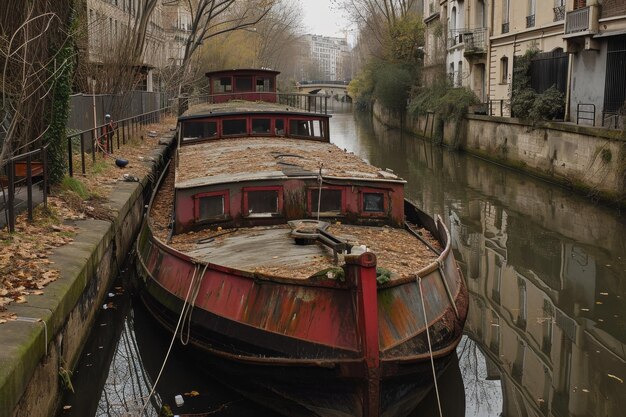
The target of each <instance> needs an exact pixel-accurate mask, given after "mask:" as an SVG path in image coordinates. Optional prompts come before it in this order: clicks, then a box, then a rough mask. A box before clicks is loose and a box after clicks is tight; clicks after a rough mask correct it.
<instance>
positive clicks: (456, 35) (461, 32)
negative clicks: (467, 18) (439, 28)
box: [448, 28, 468, 49]
mask: <svg viewBox="0 0 626 417" xmlns="http://www.w3.org/2000/svg"><path fill="white" fill-rule="evenodd" d="M467 31H468V29H465V28H462V29H450V31H449V32H448V49H450V48H453V47H455V46H457V45H460V44H462V43H463V38H464V36H465V33H466V32H467Z"/></svg>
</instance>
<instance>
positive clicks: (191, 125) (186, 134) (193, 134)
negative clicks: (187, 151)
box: [183, 121, 217, 142]
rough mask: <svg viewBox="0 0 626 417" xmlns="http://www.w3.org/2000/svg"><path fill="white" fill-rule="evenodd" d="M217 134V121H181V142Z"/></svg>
mask: <svg viewBox="0 0 626 417" xmlns="http://www.w3.org/2000/svg"><path fill="white" fill-rule="evenodd" d="M213 136H217V122H207V121H198V122H191V121H187V122H184V123H183V142H185V141H189V140H194V139H204V138H210V137H213Z"/></svg>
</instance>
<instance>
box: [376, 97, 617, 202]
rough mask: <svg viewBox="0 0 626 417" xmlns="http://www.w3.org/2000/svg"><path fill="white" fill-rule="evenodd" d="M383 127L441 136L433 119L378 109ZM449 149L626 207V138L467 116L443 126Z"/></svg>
mask: <svg viewBox="0 0 626 417" xmlns="http://www.w3.org/2000/svg"><path fill="white" fill-rule="evenodd" d="M374 116H375V117H376V118H377V119H378V120H379V121H380V122H382V123H383V124H385V125H388V126H392V127H396V128H399V127H401V126H403V128H404V129H406V130H408V131H410V132H412V133H414V134H416V135H419V136H425V137H427V138H430V139H433V137H437V135H438V133H437V123H436V122H434V120H433V119H434V117H433V116H430V117H429V118H428V120H427V118H426V117H424V116H420V117H414V116H404V117H402V118H401V117H400V116H399V115H397V114H394V113H392V112H389V111H388V110H386V109H384V108H382V107H381V106H380V105H378V104H377V105H375V106H374ZM439 130H440V133H439V140H441V141H442V142H443V143H444V144H445V145H447V146H449V147H452V148H455V149H462V150H464V151H466V152H468V153H472V154H474V155H477V156H480V157H482V158H485V159H488V160H490V161H492V162H497V163H499V164H502V165H506V166H509V167H511V168H515V169H519V170H522V171H525V172H528V173H530V174H532V175H535V176H539V177H541V178H543V179H546V180H548V181H552V182H556V183H559V184H562V185H566V186H568V187H571V188H573V189H575V190H577V191H579V192H582V193H583V194H586V195H589V196H592V197H595V198H599V199H602V200H606V201H618V202H620V203H621V204H624V199H625V198H626V134H625V133H624V132H621V131H615V130H608V129H602V128H593V127H587V126H578V125H573V124H568V123H550V122H545V123H538V124H536V125H532V124H529V123H526V122H523V121H521V120H519V119H513V118H503V117H493V116H480V115H471V114H468V115H467V116H466V118H465V119H464V120H463V121H462V122H460V123H455V124H452V123H451V124H447V125H444V126H443V132H441V129H439Z"/></svg>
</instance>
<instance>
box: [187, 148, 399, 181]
mask: <svg viewBox="0 0 626 417" xmlns="http://www.w3.org/2000/svg"><path fill="white" fill-rule="evenodd" d="M320 168H321V170H322V175H323V176H324V177H327V178H353V179H363V180H378V181H390V182H402V183H404V182H405V181H404V180H402V179H401V178H399V177H398V176H396V175H395V174H393V173H391V172H388V171H385V170H381V169H380V168H376V167H374V166H372V165H370V164H368V163H367V162H365V161H363V160H362V159H361V158H359V157H358V156H356V155H354V154H352V153H350V152H346V151H344V150H343V149H340V148H339V147H337V146H336V145H333V144H330V143H323V142H317V141H307V140H294V139H283V138H274V137H258V138H247V137H246V138H237V139H220V140H217V141H214V142H203V143H198V144H193V145H189V146H183V147H181V148H180V150H179V153H178V164H177V169H176V183H175V187H176V188H189V187H198V186H205V185H212V184H219V183H229V182H235V181H244V180H260V179H286V178H288V177H313V178H315V177H317V175H318V173H319V170H320Z"/></svg>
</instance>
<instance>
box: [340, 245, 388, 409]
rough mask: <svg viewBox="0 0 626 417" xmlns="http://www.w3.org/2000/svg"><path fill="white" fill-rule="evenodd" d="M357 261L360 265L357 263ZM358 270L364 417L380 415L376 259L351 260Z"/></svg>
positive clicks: (369, 255) (367, 256)
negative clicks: (363, 366)
mask: <svg viewBox="0 0 626 417" xmlns="http://www.w3.org/2000/svg"><path fill="white" fill-rule="evenodd" d="M355 261H356V262H355ZM348 262H349V263H352V266H353V267H355V268H357V277H356V286H357V293H356V297H357V300H356V301H357V306H358V313H357V328H358V334H359V335H360V339H361V351H362V352H363V361H364V365H365V367H366V375H367V391H366V392H365V395H364V398H363V415H364V416H371V417H374V416H378V415H379V413H380V410H379V408H380V375H381V373H380V372H381V371H380V349H379V343H378V289H377V287H376V255H374V254H373V253H372V252H365V253H364V254H362V255H360V256H359V257H358V258H357V259H356V260H349V261H348Z"/></svg>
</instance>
